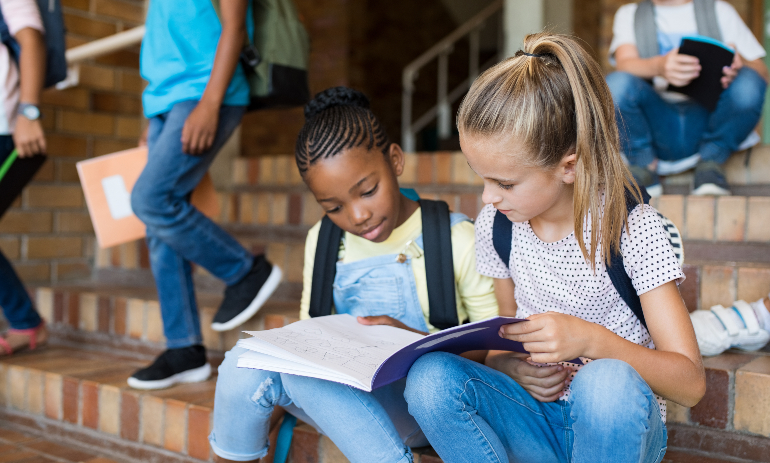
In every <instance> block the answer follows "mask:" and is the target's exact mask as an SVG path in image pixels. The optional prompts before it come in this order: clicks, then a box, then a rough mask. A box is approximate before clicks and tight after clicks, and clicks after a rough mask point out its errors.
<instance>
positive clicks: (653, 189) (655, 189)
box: [647, 183, 663, 198]
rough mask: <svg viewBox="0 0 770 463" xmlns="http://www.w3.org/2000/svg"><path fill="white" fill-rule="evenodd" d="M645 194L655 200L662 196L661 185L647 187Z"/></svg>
mask: <svg viewBox="0 0 770 463" xmlns="http://www.w3.org/2000/svg"><path fill="white" fill-rule="evenodd" d="M647 194H648V195H650V197H651V198H657V197H658V196H661V195H663V185H661V184H660V183H658V184H657V185H652V186H648V187H647Z"/></svg>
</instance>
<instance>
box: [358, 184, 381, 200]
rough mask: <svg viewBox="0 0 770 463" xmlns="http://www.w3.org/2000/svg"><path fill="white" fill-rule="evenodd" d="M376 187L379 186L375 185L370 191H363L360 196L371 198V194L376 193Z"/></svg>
mask: <svg viewBox="0 0 770 463" xmlns="http://www.w3.org/2000/svg"><path fill="white" fill-rule="evenodd" d="M378 185H379V184H377V185H374V188H372V189H371V190H369V191H365V192H363V193H361V196H363V197H368V196H372V195H373V194H374V193H375V192H376V191H377V186H378Z"/></svg>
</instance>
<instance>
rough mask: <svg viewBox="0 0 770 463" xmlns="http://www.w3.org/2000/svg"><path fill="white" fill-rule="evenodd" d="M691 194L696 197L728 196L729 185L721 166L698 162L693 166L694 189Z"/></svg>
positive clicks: (710, 162) (709, 162)
mask: <svg viewBox="0 0 770 463" xmlns="http://www.w3.org/2000/svg"><path fill="white" fill-rule="evenodd" d="M692 194H693V195H696V196H728V195H729V194H730V185H728V184H727V179H726V178H725V173H724V171H723V170H722V166H720V165H719V164H717V163H716V162H714V161H703V162H699V163H698V165H697V166H695V188H694V189H693V190H692Z"/></svg>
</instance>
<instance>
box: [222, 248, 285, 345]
mask: <svg viewBox="0 0 770 463" xmlns="http://www.w3.org/2000/svg"><path fill="white" fill-rule="evenodd" d="M282 277H283V272H281V269H280V268H279V267H278V266H277V265H271V264H270V262H268V261H267V259H265V256H262V255H259V256H257V257H255V258H254V265H253V266H252V267H251V270H250V271H249V273H247V274H246V276H245V277H243V278H242V279H241V281H239V282H238V283H235V284H234V285H230V286H228V287H227V289H225V299H224V300H223V301H222V304H221V305H220V306H219V310H217V314H216V315H214V322H213V323H212V324H211V329H212V330H214V331H227V330H231V329H233V328H235V327H237V326H240V325H243V324H244V323H245V322H246V321H247V320H248V319H250V318H251V317H253V316H254V314H256V313H257V312H258V311H259V309H260V307H262V304H264V303H265V301H267V300H268V299H269V298H270V296H271V295H272V294H273V291H275V288H277V287H278V285H279V284H280V283H281V278H282Z"/></svg>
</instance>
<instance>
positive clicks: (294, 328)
mask: <svg viewBox="0 0 770 463" xmlns="http://www.w3.org/2000/svg"><path fill="white" fill-rule="evenodd" d="M521 321H524V320H521V319H517V318H509V317H495V318H490V319H488V320H484V321H480V322H476V323H468V324H465V325H461V326H457V327H454V328H450V329H447V330H444V331H440V332H438V333H434V334H431V335H428V336H423V335H421V334H417V333H413V332H411V331H407V330H402V329H399V328H394V327H392V326H366V325H361V324H360V323H358V322H357V321H356V318H355V317H353V316H351V315H346V314H341V315H329V316H326V317H318V318H311V319H309V320H302V321H298V322H295V323H292V324H290V325H287V326H285V327H283V328H276V329H272V330H267V331H247V332H246V333H248V334H250V335H251V336H253V337H251V338H247V339H241V340H240V341H238V346H239V347H243V348H245V349H248V350H249V351H250V352H246V353H244V354H241V356H240V357H239V358H238V366H239V367H243V368H258V369H261V370H268V371H276V372H280V373H289V374H293V375H299V376H309V377H311V378H319V379H325V380H328V381H335V382H338V383H342V384H347V385H349V386H353V387H356V388H358V389H363V390H364V391H372V390H374V389H377V388H378V387H382V386H385V385H387V384H390V383H392V382H394V381H397V380H399V379H401V378H403V377H405V376H406V374H407V373H408V372H409V368H411V366H412V364H413V363H414V362H415V361H416V360H417V359H418V358H419V357H420V356H421V355H424V354H427V353H429V352H433V351H443V352H450V353H454V354H461V353H463V352H467V351H471V350H507V351H513V352H526V351H525V350H524V347H523V346H522V345H521V343H519V342H516V341H511V340H508V339H504V338H501V337H500V336H499V335H498V331H499V330H500V327H501V326H502V325H508V324H511V323H519V322H521ZM573 362H575V363H582V362H580V360H573Z"/></svg>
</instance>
